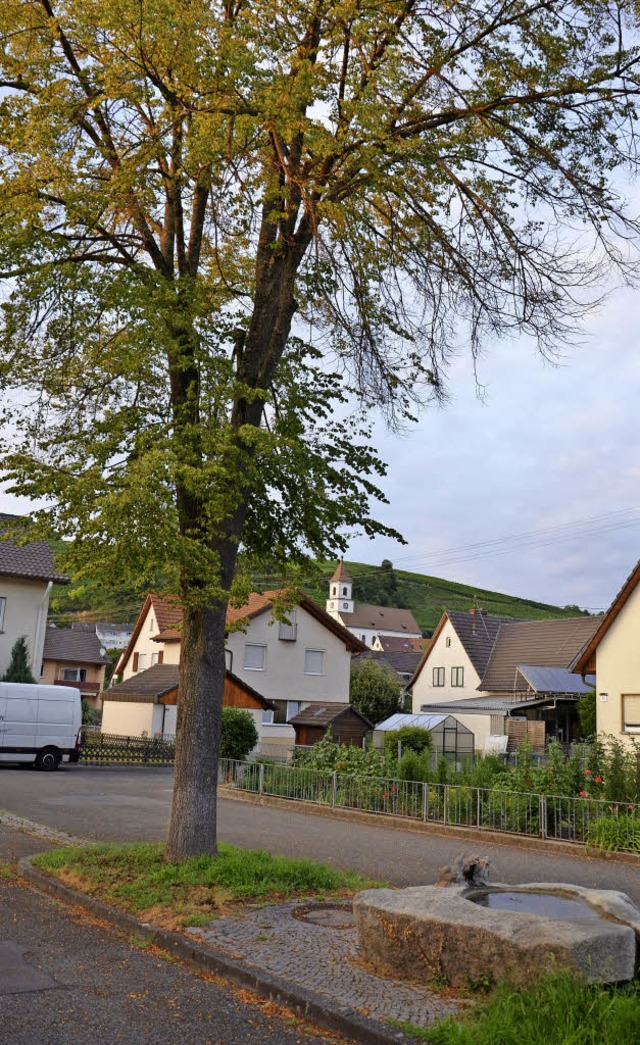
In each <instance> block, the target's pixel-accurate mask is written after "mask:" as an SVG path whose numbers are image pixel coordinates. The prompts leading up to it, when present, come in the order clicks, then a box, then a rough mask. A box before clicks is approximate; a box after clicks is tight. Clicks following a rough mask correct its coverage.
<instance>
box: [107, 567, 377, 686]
mask: <svg viewBox="0 0 640 1045" xmlns="http://www.w3.org/2000/svg"><path fill="white" fill-rule="evenodd" d="M288 591H289V590H288V589H286V588H280V589H278V590H275V591H265V592H252V593H251V595H250V596H249V598H248V599H247V602H246V603H245V604H244V605H243V606H229V607H228V609H227V625H232V624H238V623H239V622H240V621H243V620H253V618H254V617H258V616H260V614H261V613H266V612H267V611H269V610H272V609H273V604H274V602H275V601H276V600H277V599H278V598H283V597H286V595H287V594H288ZM295 591H296V594H297V600H296V605H298V606H300V607H302V609H304V610H306V611H307V613H308V614H309V615H310V616H311V617H313V618H314V619H315V620H317V621H318V622H319V623H320V624H322V625H323V626H324V627H325V628H327V630H328V631H330V632H332V634H334V635H335V636H336V638H338V639H340V640H341V642H343V643H344V645H345V646H346V648H347V649H348V650H349V651H350V652H351V653H362V652H363V651H364V650H365V649H366V648H367V647H366V645H365V644H364V643H363V642H360V639H358V638H356V636H355V635H352V634H351V632H350V631H349V630H348V628H345V627H344V625H343V624H341V623H340V621H337V620H334V618H333V617H331V616H330V614H328V613H327V611H326V610H324V609H323V608H322V607H321V606H319V605H318V603H317V602H314V600H313V599H311V598H310V597H309V596H308V595H306V594H305V592H303V591H302V590H301V589H299V588H297V589H295ZM151 607H153V610H154V613H155V616H156V620H157V622H158V627H159V631H158V634H157V635H154V636H153V641H154V642H179V641H180V639H181V638H182V633H181V629H180V624H181V623H182V606H181V605H180V602H179V600H178V598H177V596H167V597H166V598H162V597H161V596H159V595H155V594H151V595H147V597H146V599H145V601H144V604H143V606H142V609H141V610H140V613H139V615H138V619H137V621H136V624H135V627H134V629H133V632H132V635H131V638H130V640H129V644H128V646H127V648H126V649H125V650H124V651H123V652H122V654H121V655H120V658H119V660H118V663H117V664H116V668H115V672H114V673H115V674H120V672H121V671H122V670H123V669H124V665H125V664H126V663H127V661H128V660H129V657H130V656H131V654H132V652H133V648H134V646H135V644H136V641H137V639H138V636H139V634H140V631H141V630H142V626H143V624H144V621H145V620H146V617H147V614H148V612H149V609H150V608H151Z"/></svg>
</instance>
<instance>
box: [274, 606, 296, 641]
mask: <svg viewBox="0 0 640 1045" xmlns="http://www.w3.org/2000/svg"><path fill="white" fill-rule="evenodd" d="M297 630H298V626H297V624H296V614H295V610H289V613H288V621H283V620H281V621H280V622H279V624H278V638H279V639H280V640H281V641H282V642H295V641H296V638H297Z"/></svg>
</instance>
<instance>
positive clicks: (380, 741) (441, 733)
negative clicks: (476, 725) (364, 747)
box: [373, 712, 474, 762]
mask: <svg viewBox="0 0 640 1045" xmlns="http://www.w3.org/2000/svg"><path fill="white" fill-rule="evenodd" d="M405 726H413V727H415V726H418V727H420V729H428V730H429V732H430V733H431V737H432V739H433V747H432V751H433V752H434V753H435V754H436V755H445V757H447V758H450V759H451V760H452V761H454V762H461V761H462V760H463V759H464V758H468V757H473V750H474V747H473V741H474V736H473V733H472V732H471V730H470V729H467V727H466V726H463V725H462V723H461V722H458V720H457V718H454V717H453V715H413V714H410V713H406V714H403V713H402V712H397V713H396V714H395V715H392V716H391V718H387V719H385V721H384V722H380V724H379V725H377V726H376V727H375V730H374V732H373V743H374V746H375V747H380V748H382V747H384V737H385V733H391V732H393V731H394V730H396V729H403V728H404V727H405Z"/></svg>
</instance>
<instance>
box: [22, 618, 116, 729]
mask: <svg viewBox="0 0 640 1045" xmlns="http://www.w3.org/2000/svg"><path fill="white" fill-rule="evenodd" d="M108 663H109V658H108V656H107V653H106V650H105V648H104V646H103V645H102V644H101V642H100V639H99V638H98V636H97V635H96V633H95V632H92V631H85V630H84V629H75V628H54V627H48V628H47V631H46V634H45V638H44V649H43V653H42V667H41V669H40V679H39V681H40V682H41V683H42V684H44V685H58V686H76V687H77V688H78V689H79V690H80V693H81V695H82V697H83V698H84V699H85V700H87V701H88V702H89V704H90V705H91V707H93V708H95V709H96V710H99V709H100V703H101V702H100V692H101V690H103V689H104V677H105V671H106V667H107V664H108Z"/></svg>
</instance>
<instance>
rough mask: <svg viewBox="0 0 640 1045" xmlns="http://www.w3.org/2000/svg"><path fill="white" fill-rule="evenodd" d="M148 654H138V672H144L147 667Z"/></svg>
mask: <svg viewBox="0 0 640 1045" xmlns="http://www.w3.org/2000/svg"><path fill="white" fill-rule="evenodd" d="M148 657H149V654H148V653H139V654H138V671H144V670H145V669H146V667H147V660H148Z"/></svg>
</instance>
